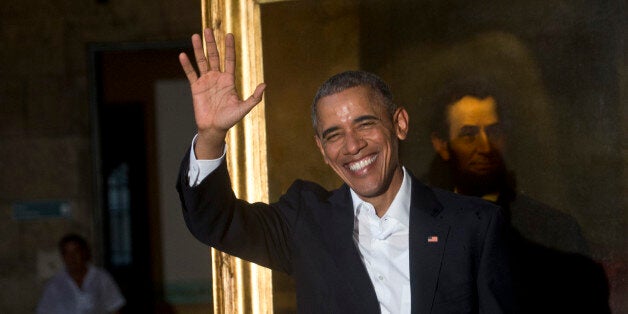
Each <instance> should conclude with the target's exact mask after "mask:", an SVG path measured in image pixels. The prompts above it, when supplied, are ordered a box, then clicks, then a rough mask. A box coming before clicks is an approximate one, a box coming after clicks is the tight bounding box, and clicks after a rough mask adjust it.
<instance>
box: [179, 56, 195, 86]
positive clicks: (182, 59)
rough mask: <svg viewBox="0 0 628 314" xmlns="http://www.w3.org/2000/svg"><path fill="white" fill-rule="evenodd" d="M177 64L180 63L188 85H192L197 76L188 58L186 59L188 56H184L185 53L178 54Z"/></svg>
mask: <svg viewBox="0 0 628 314" xmlns="http://www.w3.org/2000/svg"><path fill="white" fill-rule="evenodd" d="M179 63H181V67H182V68H183V72H185V76H187V78H188V81H190V84H194V82H196V80H197V79H198V75H197V74H196V71H195V70H194V67H193V66H192V63H190V58H188V55H186V54H185V52H182V53H180V54H179Z"/></svg>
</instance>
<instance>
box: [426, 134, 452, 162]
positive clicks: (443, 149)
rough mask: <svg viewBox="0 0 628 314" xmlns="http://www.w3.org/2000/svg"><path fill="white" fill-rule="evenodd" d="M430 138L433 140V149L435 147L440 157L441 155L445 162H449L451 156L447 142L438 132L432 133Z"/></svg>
mask: <svg viewBox="0 0 628 314" xmlns="http://www.w3.org/2000/svg"><path fill="white" fill-rule="evenodd" d="M430 137H431V139H432V147H434V150H435V151H436V153H438V155H440V157H441V158H443V160H445V161H447V160H449V158H451V156H450V155H449V147H448V146H447V145H448V144H447V141H445V140H443V139H442V138H440V137H439V136H438V134H436V132H432V134H431V136H430Z"/></svg>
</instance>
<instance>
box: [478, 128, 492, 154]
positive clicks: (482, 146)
mask: <svg viewBox="0 0 628 314" xmlns="http://www.w3.org/2000/svg"><path fill="white" fill-rule="evenodd" d="M491 145H492V144H491V140H490V139H489V137H488V135H487V134H486V132H484V130H482V131H480V134H479V136H478V137H477V148H478V151H480V152H483V153H486V152H489V151H491Z"/></svg>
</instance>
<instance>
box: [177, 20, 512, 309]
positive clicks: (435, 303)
mask: <svg viewBox="0 0 628 314" xmlns="http://www.w3.org/2000/svg"><path fill="white" fill-rule="evenodd" d="M205 35H206V38H207V42H206V45H207V49H208V54H207V55H208V56H209V59H206V58H205V56H204V51H203V48H202V43H201V39H200V36H198V35H194V36H193V37H192V44H193V46H194V54H195V57H196V64H197V66H198V69H199V72H200V73H198V74H197V73H196V72H195V70H194V68H193V66H192V64H191V62H190V60H189V58H188V57H187V55H185V54H181V56H180V62H181V65H182V67H183V70H184V71H185V73H186V75H187V77H188V80H189V81H190V84H191V89H192V95H193V102H194V114H195V120H196V125H197V127H198V135H197V136H196V137H195V139H194V141H193V144H192V147H191V148H190V151H189V152H188V154H187V155H186V156H185V157H184V159H183V162H182V164H181V170H180V174H179V180H178V184H177V189H178V190H179V193H180V197H181V202H182V206H183V215H184V218H185V221H186V223H187V226H188V228H189V229H190V231H191V232H192V233H193V234H194V235H195V236H196V237H197V238H198V239H199V240H200V241H202V242H203V243H206V244H208V245H210V246H212V247H214V248H216V249H219V250H221V251H224V252H226V253H229V254H231V255H235V256H238V257H240V258H243V259H245V260H248V261H252V262H254V263H257V264H260V265H262V266H266V267H269V268H272V269H274V270H277V271H283V272H286V273H288V274H289V275H291V276H292V277H293V278H294V281H295V284H296V291H297V308H298V311H299V313H509V312H511V306H512V304H511V302H512V300H511V295H510V277H509V269H508V267H509V263H508V261H507V252H506V249H505V248H506V244H505V243H504V239H505V238H506V237H504V236H502V233H503V232H504V223H503V221H504V219H503V217H502V215H501V211H500V209H499V207H497V206H494V205H491V204H490V203H487V202H484V201H482V200H480V199H477V198H469V197H466V196H460V195H456V194H453V193H451V192H446V191H442V190H434V189H430V188H428V187H426V186H425V185H423V184H421V183H420V182H419V181H418V180H416V179H415V178H414V176H413V175H412V174H411V173H410V172H409V171H408V170H407V169H405V168H404V167H403V166H402V164H401V162H400V159H399V144H400V141H401V140H404V139H405V138H406V136H407V133H408V123H409V117H408V113H407V112H406V110H405V109H403V108H401V107H397V106H396V105H395V104H394V102H393V98H392V94H391V92H390V90H389V88H388V86H387V85H386V84H385V83H384V82H383V81H382V80H381V79H380V78H379V77H377V76H376V75H374V74H371V73H367V72H362V71H347V72H343V73H340V74H337V75H334V76H332V77H331V78H329V79H328V80H327V81H325V82H324V83H323V84H322V86H321V87H320V88H319V90H318V92H317V94H316V96H315V97H314V101H313V103H312V122H313V126H314V131H315V135H314V139H315V142H316V144H317V146H318V147H319V149H320V151H321V154H322V155H323V158H324V160H325V162H326V163H327V164H328V165H329V166H330V167H331V168H332V169H333V170H334V171H335V172H336V174H337V175H338V176H339V177H340V178H342V180H343V181H344V182H345V184H344V185H343V186H341V187H340V188H338V189H336V190H333V191H327V190H325V189H324V188H323V187H321V186H319V185H318V184H316V183H312V182H306V181H301V180H297V181H295V182H294V183H293V185H292V186H291V187H290V188H289V190H288V192H287V193H286V194H285V195H283V196H282V197H281V198H280V199H279V200H278V201H276V202H274V203H271V204H263V203H253V204H250V203H247V202H245V201H243V200H239V199H237V198H236V197H235V195H234V193H233V190H232V189H231V183H230V179H229V174H228V171H227V167H226V165H225V162H224V155H225V144H224V143H225V142H224V141H225V135H226V133H227V131H228V130H229V128H231V127H232V126H233V125H235V124H236V123H237V122H238V121H240V120H241V119H242V118H243V117H244V116H245V115H246V114H247V113H248V112H249V111H250V110H251V109H252V108H253V107H254V106H255V105H256V104H257V103H258V102H259V101H260V100H261V97H262V93H263V90H264V88H265V85H262V84H261V85H259V86H258V88H257V89H256V90H255V92H254V93H253V95H252V96H251V97H249V98H248V99H247V100H244V101H243V100H240V99H239V98H238V97H237V93H236V90H235V88H234V83H233V82H234V74H233V73H234V68H235V53H234V39H233V36H231V35H227V36H226V40H225V41H226V47H225V48H226V49H225V52H226V64H225V71H224V72H221V71H220V69H219V59H218V52H217V48H216V44H215V42H214V39H213V34H212V31H211V30H205Z"/></svg>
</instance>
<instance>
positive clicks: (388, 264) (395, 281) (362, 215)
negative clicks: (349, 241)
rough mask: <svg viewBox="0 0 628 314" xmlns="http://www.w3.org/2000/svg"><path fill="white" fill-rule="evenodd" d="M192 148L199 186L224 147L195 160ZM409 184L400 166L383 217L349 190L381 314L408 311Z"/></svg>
mask: <svg viewBox="0 0 628 314" xmlns="http://www.w3.org/2000/svg"><path fill="white" fill-rule="evenodd" d="M195 140H196V137H195ZM192 143H193V144H194V141H193V142H192ZM193 147H194V145H192V148H191V152H190V167H189V171H188V178H189V181H190V182H189V184H190V186H196V185H198V184H199V183H200V182H201V181H203V179H205V177H207V176H208V175H209V174H210V173H212V172H213V171H214V170H216V168H218V166H220V163H221V162H222V161H223V160H224V157H225V151H226V147H225V151H223V154H222V156H221V157H220V158H218V159H212V160H197V159H196V156H195V154H194V148H193ZM411 185H412V184H411V181H410V180H409V179H408V173H407V171H406V169H405V168H403V181H402V183H401V188H400V189H399V192H397V195H396V196H395V198H394V199H393V202H392V203H391V204H390V207H389V208H388V211H387V212H386V214H385V215H384V216H383V217H382V218H379V217H378V216H377V214H376V213H375V208H374V207H373V205H371V204H370V203H368V202H364V201H362V200H361V199H360V198H359V197H358V195H357V194H356V193H355V192H354V191H353V190H351V197H352V199H353V210H354V227H353V239H354V241H355V243H356V246H357V247H358V248H359V250H360V255H361V257H362V261H363V262H364V265H365V266H366V269H367V271H368V274H369V277H370V278H371V282H373V286H374V287H375V293H376V294H377V300H378V301H379V304H380V308H381V311H382V314H388V313H395V314H397V313H399V314H405V313H410V303H411V302H410V300H411V299H410V266H409V264H410V256H409V247H408V237H409V226H410V218H409V217H410V196H411V189H412V186H411Z"/></svg>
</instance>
